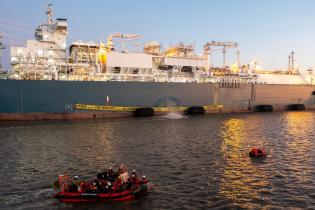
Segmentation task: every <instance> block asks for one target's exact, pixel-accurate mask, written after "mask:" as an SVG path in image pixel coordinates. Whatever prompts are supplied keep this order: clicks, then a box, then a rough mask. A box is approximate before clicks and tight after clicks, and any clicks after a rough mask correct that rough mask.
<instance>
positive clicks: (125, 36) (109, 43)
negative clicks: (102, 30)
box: [106, 33, 141, 51]
mask: <svg viewBox="0 0 315 210" xmlns="http://www.w3.org/2000/svg"><path fill="white" fill-rule="evenodd" d="M140 37H141V36H140V35H139V34H122V33H114V34H111V35H109V36H108V38H107V44H106V47H107V49H108V50H109V51H115V45H114V43H113V38H116V39H121V41H120V42H122V48H123V49H122V50H123V51H124V50H125V49H124V43H125V42H127V41H132V40H138V39H139V38H140Z"/></svg>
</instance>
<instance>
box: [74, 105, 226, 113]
mask: <svg viewBox="0 0 315 210" xmlns="http://www.w3.org/2000/svg"><path fill="white" fill-rule="evenodd" d="M202 107H203V108H204V109H205V110H209V109H222V108H223V105H207V106H202ZM139 108H143V107H135V106H100V105H91V104H74V109H77V110H97V111H124V112H132V111H135V110H136V109H139ZM152 108H153V109H154V111H155V112H172V111H174V112H175V111H185V110H186V109H187V108H189V107H186V106H175V107H152Z"/></svg>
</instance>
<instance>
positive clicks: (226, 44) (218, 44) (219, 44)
mask: <svg viewBox="0 0 315 210" xmlns="http://www.w3.org/2000/svg"><path fill="white" fill-rule="evenodd" d="M237 46H238V44H237V43H236V42H216V41H211V42H207V43H206V44H205V45H204V53H205V55H206V56H207V65H208V68H210V64H211V63H210V57H211V52H212V50H213V49H212V48H214V47H222V53H223V68H225V66H226V59H225V57H226V50H227V49H229V48H237Z"/></svg>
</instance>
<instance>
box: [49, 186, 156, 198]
mask: <svg viewBox="0 0 315 210" xmlns="http://www.w3.org/2000/svg"><path fill="white" fill-rule="evenodd" d="M152 187H153V185H152V184H151V183H146V184H141V185H139V186H138V187H137V188H131V189H128V190H125V191H122V192H113V193H89V192H62V191H60V192H58V193H57V194H55V195H54V196H53V197H54V198H56V199H59V200H60V201H61V202H65V203H78V202H99V201H100V202H106V201H128V200H132V199H134V198H136V197H141V196H144V195H146V194H147V193H148V192H149V190H150V189H151V188H152Z"/></svg>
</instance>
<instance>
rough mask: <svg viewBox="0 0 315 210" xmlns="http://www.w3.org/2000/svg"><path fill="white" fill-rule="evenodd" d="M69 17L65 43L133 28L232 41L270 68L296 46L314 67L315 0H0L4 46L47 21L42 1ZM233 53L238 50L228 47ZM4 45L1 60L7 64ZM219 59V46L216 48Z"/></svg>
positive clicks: (244, 59) (162, 35) (170, 39)
mask: <svg viewBox="0 0 315 210" xmlns="http://www.w3.org/2000/svg"><path fill="white" fill-rule="evenodd" d="M48 3H53V5H54V13H55V17H56V18H57V17H60V18H67V19H68V21H69V36H68V44H69V43H70V42H72V41H75V40H83V41H90V40H93V41H96V42H97V41H99V40H100V39H106V37H107V35H108V34H110V33H114V32H122V33H137V34H141V35H142V37H143V38H142V39H141V42H142V43H144V42H146V41H150V40H157V41H160V42H162V43H163V44H174V43H178V42H180V41H182V42H186V43H193V42H195V43H196V49H197V52H199V53H201V52H202V46H203V44H204V43H205V42H207V41H211V40H216V41H236V42H238V43H239V48H240V51H241V63H244V64H245V63H250V62H251V60H253V59H256V60H258V62H259V65H261V66H263V67H264V68H267V69H283V68H287V63H288V58H287V57H288V54H289V52H290V51H291V50H294V51H295V52H296V61H297V63H298V64H300V65H301V66H302V68H304V69H305V68H309V67H310V66H312V67H314V68H315V0H191V1H188V0H155V1H152V0H111V1H107V0H51V1H47V0H0V32H2V33H3V35H4V37H5V38H4V40H3V41H4V42H5V44H6V46H7V47H8V46H9V45H11V44H12V43H13V44H14V45H22V44H24V43H25V40H26V39H31V38H33V32H34V29H35V27H36V26H37V25H38V24H40V23H42V22H44V21H46V15H45V13H44V11H45V9H46V5H47V4H48ZM229 55H230V56H229V58H230V61H232V60H233V59H235V50H230V51H229ZM8 59H9V58H8V50H6V52H5V56H4V58H3V64H5V66H8ZM214 59H215V60H216V63H222V58H221V54H219V52H217V53H216V56H214Z"/></svg>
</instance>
